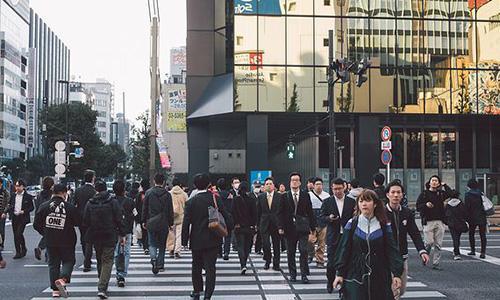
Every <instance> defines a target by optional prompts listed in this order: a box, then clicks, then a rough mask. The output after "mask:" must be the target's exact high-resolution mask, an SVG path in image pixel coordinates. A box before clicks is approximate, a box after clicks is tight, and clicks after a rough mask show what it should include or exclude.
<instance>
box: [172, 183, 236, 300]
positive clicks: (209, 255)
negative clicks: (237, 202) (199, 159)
mask: <svg viewBox="0 0 500 300" xmlns="http://www.w3.org/2000/svg"><path fill="white" fill-rule="evenodd" d="M194 185H195V186H196V189H197V190H198V193H197V194H196V195H195V196H194V197H193V198H191V199H189V200H188V202H187V203H186V209H185V211H184V221H183V222H182V245H183V246H187V245H188V242H189V245H190V247H191V251H192V257H193V260H192V267H191V277H192V281H193V292H192V293H191V298H193V300H199V299H200V295H201V291H203V277H202V274H201V272H202V269H205V276H206V285H205V295H204V299H210V298H211V297H212V294H213V292H214V289H215V277H216V275H215V271H216V269H215V263H216V261H217V254H218V252H219V247H220V244H221V242H222V239H221V237H220V236H218V235H217V234H216V233H215V232H213V231H211V230H210V229H209V228H208V222H209V220H208V207H210V206H212V207H218V209H219V211H220V212H221V213H222V215H223V217H224V219H225V220H229V218H228V214H227V213H226V210H225V209H224V206H223V205H222V201H221V200H220V199H216V197H215V195H213V194H212V193H211V192H209V191H207V189H208V187H209V186H210V178H209V177H208V175H207V174H198V175H196V176H195V178H194ZM227 227H228V228H231V227H232V224H227Z"/></svg>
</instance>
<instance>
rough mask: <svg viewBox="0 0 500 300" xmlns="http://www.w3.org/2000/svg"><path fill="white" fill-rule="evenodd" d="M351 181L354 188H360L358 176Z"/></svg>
mask: <svg viewBox="0 0 500 300" xmlns="http://www.w3.org/2000/svg"><path fill="white" fill-rule="evenodd" d="M350 183H351V187H352V188H354V189H356V188H359V180H358V179H357V178H353V179H352V180H351V182H350Z"/></svg>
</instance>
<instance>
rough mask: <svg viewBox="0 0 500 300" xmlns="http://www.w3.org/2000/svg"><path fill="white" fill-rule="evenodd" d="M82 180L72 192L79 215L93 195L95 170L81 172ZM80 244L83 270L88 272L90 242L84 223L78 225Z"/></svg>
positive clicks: (90, 251)
mask: <svg viewBox="0 0 500 300" xmlns="http://www.w3.org/2000/svg"><path fill="white" fill-rule="evenodd" d="M83 180H84V181H85V183H84V184H83V185H82V186H81V187H79V188H77V189H76V190H75V193H74V197H73V199H74V204H75V206H76V208H77V209H78V212H79V213H80V215H82V216H83V213H84V211H85V206H86V205H87V202H88V201H89V200H90V199H91V198H92V197H94V196H95V194H96V190H95V189H94V181H95V172H94V171H92V170H86V171H85V172H84V173H83ZM79 229H80V244H81V246H82V252H83V256H84V260H83V272H90V270H91V267H92V244H91V243H90V242H88V241H86V240H85V236H86V232H87V229H88V228H87V227H85V225H84V224H82V225H81V226H80V228H79Z"/></svg>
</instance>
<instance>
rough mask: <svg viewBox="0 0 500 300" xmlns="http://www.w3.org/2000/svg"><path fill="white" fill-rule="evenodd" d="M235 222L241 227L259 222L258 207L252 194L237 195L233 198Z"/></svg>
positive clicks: (251, 225)
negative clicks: (251, 196)
mask: <svg viewBox="0 0 500 300" xmlns="http://www.w3.org/2000/svg"><path fill="white" fill-rule="evenodd" d="M233 223H234V225H235V226H236V225H240V227H241V228H248V227H253V226H255V224H257V207H256V205H255V201H254V199H252V198H250V196H248V195H245V196H236V197H235V198H234V200H233Z"/></svg>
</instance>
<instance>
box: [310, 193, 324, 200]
mask: <svg viewBox="0 0 500 300" xmlns="http://www.w3.org/2000/svg"><path fill="white" fill-rule="evenodd" d="M312 193H313V194H314V196H316V198H318V200H319V201H320V202H323V199H321V198H320V197H319V196H318V195H317V194H316V193H315V192H314V191H312Z"/></svg>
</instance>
